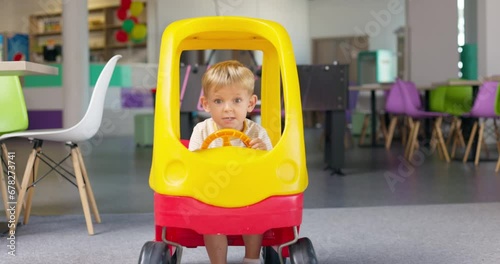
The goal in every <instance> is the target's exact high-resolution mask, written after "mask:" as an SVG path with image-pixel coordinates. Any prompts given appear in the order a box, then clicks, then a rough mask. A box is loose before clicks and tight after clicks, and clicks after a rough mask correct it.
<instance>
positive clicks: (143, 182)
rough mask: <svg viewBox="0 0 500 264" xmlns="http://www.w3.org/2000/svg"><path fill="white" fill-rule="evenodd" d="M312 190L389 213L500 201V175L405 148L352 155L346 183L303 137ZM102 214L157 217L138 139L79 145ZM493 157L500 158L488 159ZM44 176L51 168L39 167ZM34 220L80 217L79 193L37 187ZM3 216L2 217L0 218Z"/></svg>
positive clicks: (26, 146) (58, 182)
mask: <svg viewBox="0 0 500 264" xmlns="http://www.w3.org/2000/svg"><path fill="white" fill-rule="evenodd" d="M305 134H306V148H307V164H308V172H309V186H308V189H307V190H306V193H305V207H306V208H331V207H369V206H386V205H415V204H450V203H484V202H498V201H500V191H499V190H500V174H496V173H495V172H494V168H495V162H491V161H488V162H481V163H480V165H479V166H478V167H475V166H474V165H473V164H472V163H467V164H463V163H462V162H461V161H458V160H455V161H452V162H451V163H449V164H446V163H445V162H444V161H442V160H440V159H439V158H438V157H437V155H436V154H429V153H426V152H425V151H424V149H422V150H421V152H420V155H418V157H420V158H421V160H419V161H417V162H416V164H417V165H416V166H412V165H410V164H409V163H408V162H406V161H405V160H404V159H402V147H401V146H400V145H398V144H395V145H394V147H393V149H392V150H391V151H386V150H385V149H384V148H375V149H372V148H357V147H356V148H352V149H349V150H348V151H347V153H346V162H345V163H346V165H345V168H344V172H345V173H346V174H347V175H346V176H345V177H339V176H331V175H330V172H329V171H325V170H323V168H324V163H323V156H322V153H323V152H322V146H321V143H320V142H319V140H318V138H320V134H321V130H319V129H306V130H305ZM7 144H8V147H9V150H10V151H14V152H15V153H16V163H17V167H16V171H17V174H18V175H22V172H23V171H24V164H25V162H26V159H27V154H28V151H29V150H30V149H31V145H30V143H29V142H28V141H27V140H25V139H13V140H9V141H7ZM80 146H81V148H82V152H83V154H84V159H85V162H86V165H87V169H88V172H89V176H90V179H91V184H92V187H93V189H94V193H95V196H96V200H97V204H98V207H99V211H100V212H101V213H146V212H152V211H153V199H152V194H153V192H152V191H151V189H150V188H149V185H148V176H149V168H150V165H151V151H152V149H151V148H137V147H136V146H135V144H134V139H133V137H116V138H111V137H110V138H105V139H93V140H91V141H88V142H85V143H83V144H80ZM44 147H45V148H44V151H45V152H46V153H48V154H54V153H60V152H62V151H61V150H62V149H63V148H66V147H65V146H64V145H62V144H55V143H52V142H46V143H45V145H44ZM490 152H491V153H492V155H496V153H495V151H490ZM40 168H41V172H42V173H41V174H40V175H43V172H44V171H47V170H48V169H47V167H45V166H43V165H41V167H40ZM32 214H34V215H54V214H56V215H57V214H82V209H81V204H80V201H79V195H78V191H77V189H76V188H75V187H73V186H72V185H71V184H69V183H68V182H66V181H65V180H64V179H63V178H61V177H59V176H56V175H55V174H53V173H52V174H49V175H48V176H47V177H46V178H45V179H44V180H43V181H41V182H39V183H38V184H37V185H36V191H35V198H34V204H33V209H32ZM0 215H1V214H0Z"/></svg>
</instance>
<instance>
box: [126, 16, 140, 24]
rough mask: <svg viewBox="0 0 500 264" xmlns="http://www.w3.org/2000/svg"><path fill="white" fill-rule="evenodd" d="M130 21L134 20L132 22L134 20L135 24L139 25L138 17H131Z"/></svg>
mask: <svg viewBox="0 0 500 264" xmlns="http://www.w3.org/2000/svg"><path fill="white" fill-rule="evenodd" d="M128 19H132V20H134V23H135V24H137V23H139V19H137V17H135V16H131V17H129V18H128Z"/></svg>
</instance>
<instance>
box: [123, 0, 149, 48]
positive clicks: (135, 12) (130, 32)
mask: <svg viewBox="0 0 500 264" xmlns="http://www.w3.org/2000/svg"><path fill="white" fill-rule="evenodd" d="M143 10H144V3H143V2H140V1H132V0H121V5H120V7H119V8H118V9H117V10H116V17H118V19H120V20H122V21H123V24H122V28H121V29H119V30H118V31H116V33H115V38H116V40H117V41H118V42H122V43H123V42H127V41H129V40H131V41H133V42H135V43H140V42H143V41H144V40H145V39H146V34H147V28H146V25H145V24H144V23H139V20H138V19H137V18H138V17H139V15H140V14H141V13H142V11H143Z"/></svg>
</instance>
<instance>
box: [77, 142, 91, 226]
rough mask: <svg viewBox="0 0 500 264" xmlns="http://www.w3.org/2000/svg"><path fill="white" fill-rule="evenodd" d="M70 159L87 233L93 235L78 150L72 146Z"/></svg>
mask: <svg viewBox="0 0 500 264" xmlns="http://www.w3.org/2000/svg"><path fill="white" fill-rule="evenodd" d="M71 160H72V161H73V169H74V170H75V177H76V183H77V185H78V192H79V193H80V199H81V202H82V207H83V214H84V215H85V222H86V223H87V231H88V233H89V235H93V234H94V227H93V225H92V217H91V215H90V209H89V201H88V199H87V190H86V188H85V183H84V181H83V176H82V169H81V168H80V162H79V160H78V152H77V151H76V150H75V149H74V148H72V149H71Z"/></svg>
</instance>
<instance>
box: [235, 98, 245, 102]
mask: <svg viewBox="0 0 500 264" xmlns="http://www.w3.org/2000/svg"><path fill="white" fill-rule="evenodd" d="M242 101H243V100H242V99H241V98H236V99H234V102H235V103H241V102H242Z"/></svg>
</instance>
